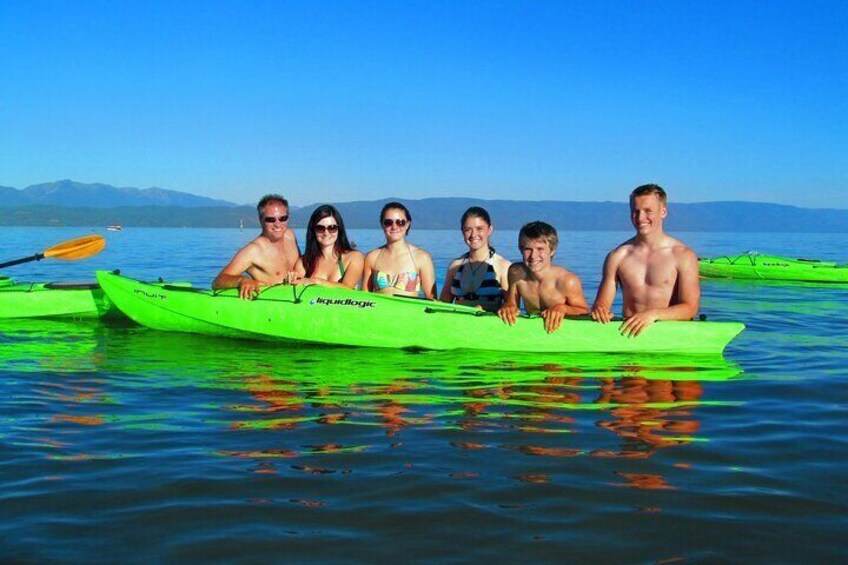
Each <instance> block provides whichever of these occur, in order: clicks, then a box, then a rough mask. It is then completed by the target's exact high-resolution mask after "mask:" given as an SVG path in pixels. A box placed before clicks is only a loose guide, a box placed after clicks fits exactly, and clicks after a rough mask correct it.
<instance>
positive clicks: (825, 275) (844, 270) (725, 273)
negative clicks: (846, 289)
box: [698, 253, 848, 284]
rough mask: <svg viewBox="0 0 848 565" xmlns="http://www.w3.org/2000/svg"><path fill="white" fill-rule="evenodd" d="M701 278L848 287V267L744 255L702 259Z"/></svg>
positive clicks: (770, 256) (821, 262)
mask: <svg viewBox="0 0 848 565" xmlns="http://www.w3.org/2000/svg"><path fill="white" fill-rule="evenodd" d="M698 266H699V269H700V274H701V277H704V278H713V279H742V280H769V281H783V282H809V283H843V284H848V265H838V264H836V263H833V262H829V261H817V260H813V259H787V258H785V257H778V256H776V255H761V254H759V253H745V254H742V255H734V256H724V257H715V258H711V259H699V260H698Z"/></svg>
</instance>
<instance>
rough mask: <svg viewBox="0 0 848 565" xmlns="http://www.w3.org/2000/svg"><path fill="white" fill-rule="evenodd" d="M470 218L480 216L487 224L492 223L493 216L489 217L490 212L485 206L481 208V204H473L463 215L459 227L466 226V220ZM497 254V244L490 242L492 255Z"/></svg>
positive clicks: (490, 253)
mask: <svg viewBox="0 0 848 565" xmlns="http://www.w3.org/2000/svg"><path fill="white" fill-rule="evenodd" d="M468 218H480V219H481V220H483V221H484V222H486V225H488V226H491V225H492V218H490V217H489V213H488V212H487V211H486V209H485V208H481V207H480V206H472V207H471V208H469V209H468V210H466V211H465V213H464V214H463V215H462V219H460V220H459V227H460V229H462V228H463V227H464V226H465V220H467V219H468ZM494 254H495V246H494V245H492V244H491V243H490V244H489V255H490V256H492V255H494Z"/></svg>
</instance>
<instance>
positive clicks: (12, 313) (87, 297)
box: [0, 282, 111, 319]
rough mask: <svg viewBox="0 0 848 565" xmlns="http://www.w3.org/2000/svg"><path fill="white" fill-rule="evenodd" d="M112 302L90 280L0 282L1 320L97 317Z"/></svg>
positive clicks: (108, 307) (105, 311)
mask: <svg viewBox="0 0 848 565" xmlns="http://www.w3.org/2000/svg"><path fill="white" fill-rule="evenodd" d="M110 308H111V302H110V301H109V299H108V298H107V297H106V295H105V293H104V292H103V291H102V290H101V289H100V285H98V284H97V283H94V282H90V283H59V282H53V283H11V284H6V285H0V319H9V318H99V317H101V316H104V315H105V314H106V313H107V312H109V310H110Z"/></svg>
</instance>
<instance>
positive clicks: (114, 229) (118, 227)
mask: <svg viewBox="0 0 848 565" xmlns="http://www.w3.org/2000/svg"><path fill="white" fill-rule="evenodd" d="M122 229H124V228H122V227H121V226H106V231H121V230H122Z"/></svg>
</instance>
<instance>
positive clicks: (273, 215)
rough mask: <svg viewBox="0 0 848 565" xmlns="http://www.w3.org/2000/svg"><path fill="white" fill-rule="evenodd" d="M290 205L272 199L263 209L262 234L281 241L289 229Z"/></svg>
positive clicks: (260, 218)
mask: <svg viewBox="0 0 848 565" xmlns="http://www.w3.org/2000/svg"><path fill="white" fill-rule="evenodd" d="M288 218H289V207H288V206H286V205H285V204H283V203H282V202H276V201H271V202H269V203H268V204H266V205H265V208H263V209H262V213H261V214H260V215H259V221H260V222H261V223H262V234H263V235H264V236H265V237H267V238H268V239H270V240H271V241H279V240H281V239H282V238H283V234H285V233H286V230H287V229H288V226H289V222H288Z"/></svg>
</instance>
